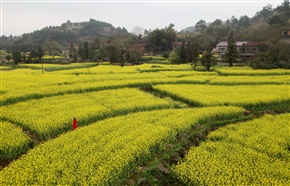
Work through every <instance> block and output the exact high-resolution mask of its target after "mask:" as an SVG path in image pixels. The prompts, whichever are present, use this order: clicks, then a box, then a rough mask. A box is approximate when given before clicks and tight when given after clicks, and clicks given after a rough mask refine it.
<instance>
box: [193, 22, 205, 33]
mask: <svg viewBox="0 0 290 186" xmlns="http://www.w3.org/2000/svg"><path fill="white" fill-rule="evenodd" d="M194 29H195V31H196V32H204V31H205V30H206V22H205V21H204V20H202V19H201V20H199V21H198V22H197V23H196V24H195V26H194Z"/></svg>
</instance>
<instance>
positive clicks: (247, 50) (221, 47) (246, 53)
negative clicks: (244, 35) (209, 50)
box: [213, 41, 265, 59]
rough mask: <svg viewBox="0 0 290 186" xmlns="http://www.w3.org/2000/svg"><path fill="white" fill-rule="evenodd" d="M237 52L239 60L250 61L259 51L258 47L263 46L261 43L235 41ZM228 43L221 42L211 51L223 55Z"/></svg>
mask: <svg viewBox="0 0 290 186" xmlns="http://www.w3.org/2000/svg"><path fill="white" fill-rule="evenodd" d="M236 45H237V50H238V53H239V59H251V58H253V57H254V55H255V54H256V52H257V51H258V49H259V46H261V45H265V43H263V42H253V41H237V42H236ZM227 47H228V42H227V41H221V42H219V43H218V44H217V45H216V48H214V49H213V52H214V53H217V54H221V55H224V54H225V53H226V51H227Z"/></svg>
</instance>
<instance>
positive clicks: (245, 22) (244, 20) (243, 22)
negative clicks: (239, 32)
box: [238, 15, 250, 28]
mask: <svg viewBox="0 0 290 186" xmlns="http://www.w3.org/2000/svg"><path fill="white" fill-rule="evenodd" d="M238 25H239V27H242V28H247V27H249V26H250V18H249V17H248V16H246V15H245V16H241V17H240V19H239V22H238Z"/></svg>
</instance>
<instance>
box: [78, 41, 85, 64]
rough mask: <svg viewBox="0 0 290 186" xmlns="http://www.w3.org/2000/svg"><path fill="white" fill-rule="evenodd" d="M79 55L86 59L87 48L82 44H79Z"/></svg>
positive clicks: (83, 59)
mask: <svg viewBox="0 0 290 186" xmlns="http://www.w3.org/2000/svg"><path fill="white" fill-rule="evenodd" d="M78 55H79V56H80V57H81V59H82V61H85V59H86V56H85V49H84V48H83V47H82V44H79V49H78Z"/></svg>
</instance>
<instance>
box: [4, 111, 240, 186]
mask: <svg viewBox="0 0 290 186" xmlns="http://www.w3.org/2000/svg"><path fill="white" fill-rule="evenodd" d="M242 115H243V109H242V108H239V107H207V108H197V109H167V110H158V111H147V112H138V113H133V114H128V115H125V116H119V117H115V118H110V119H107V120H103V121H100V122H96V123H94V124H91V125H89V126H86V127H82V128H79V129H77V130H75V131H73V132H69V133H66V134H63V135H60V136H59V137H58V138H55V139H53V140H49V141H47V142H45V143H43V144H41V145H38V146H37V147H35V148H34V149H32V150H30V151H28V153H27V154H26V155H25V156H22V157H21V158H20V159H18V160H16V161H14V162H12V163H11V164H10V165H9V166H8V167H6V168H4V169H3V170H2V171H1V174H0V184H1V185H56V184H59V185H120V184H121V183H122V182H123V181H124V179H127V178H128V177H130V176H131V175H132V173H134V171H135V170H136V169H137V167H138V166H139V165H140V164H142V163H144V162H146V161H147V160H148V158H150V157H151V156H152V155H154V153H156V151H159V150H161V149H163V148H164V145H163V144H164V143H166V142H170V141H171V140H173V138H175V136H176V135H177V134H178V133H179V132H184V131H186V130H188V129H190V128H191V127H193V126H194V125H196V124H198V123H205V122H206V121H209V120H210V121H215V120H224V119H232V118H238V117H241V116H242Z"/></svg>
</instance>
